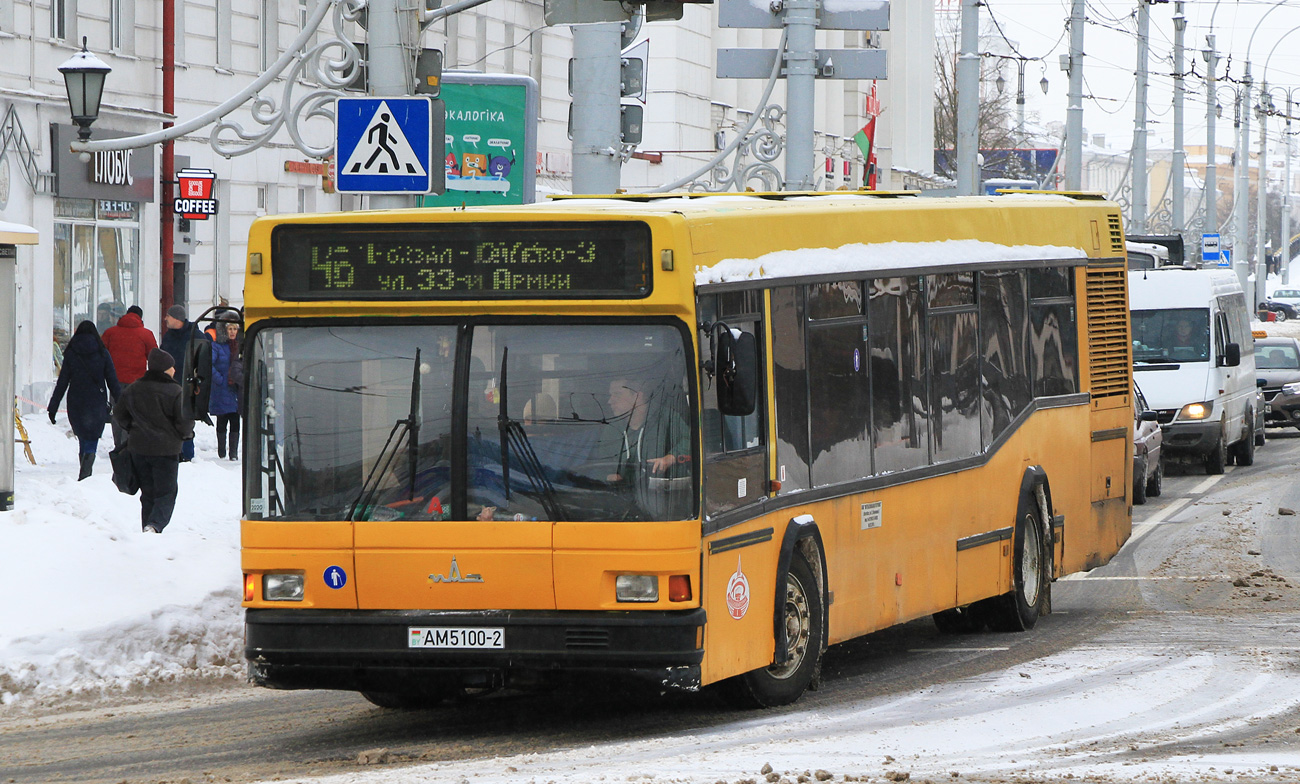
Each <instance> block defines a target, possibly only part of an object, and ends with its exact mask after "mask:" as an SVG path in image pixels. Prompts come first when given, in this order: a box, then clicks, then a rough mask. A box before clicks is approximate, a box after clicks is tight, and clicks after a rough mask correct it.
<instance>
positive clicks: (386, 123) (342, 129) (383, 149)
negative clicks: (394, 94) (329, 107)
mask: <svg viewBox="0 0 1300 784" xmlns="http://www.w3.org/2000/svg"><path fill="white" fill-rule="evenodd" d="M433 114H434V101H433V99H431V98H429V97H428V96H423V95H421V96H406V97H400V98H378V97H367V98H339V99H338V102H337V103H336V104H335V110H334V116H335V124H334V126H335V133H336V137H335V142H336V146H335V152H336V154H337V157H336V160H337V161H339V166H338V190H339V191H340V192H342V193H430V192H432V191H433V190H434V188H435V184H436V183H437V182H438V180H435V177H434V174H435V172H434V167H433V165H432V161H434V160H435V158H434V155H433V146H434V144H433V141H434V131H435V128H434V126H435V122H434V117H433ZM436 125H439V126H440V125H442V124H441V123H436ZM437 132H438V133H439V134H441V133H442V131H441V130H438V131H437ZM438 158H439V159H440V158H441V156H438ZM439 165H441V164H439ZM437 173H441V170H439V171H438V172H437Z"/></svg>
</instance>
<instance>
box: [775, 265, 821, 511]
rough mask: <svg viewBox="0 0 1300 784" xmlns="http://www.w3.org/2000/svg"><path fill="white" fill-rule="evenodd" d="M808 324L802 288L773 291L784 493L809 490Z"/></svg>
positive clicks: (779, 466) (780, 470)
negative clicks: (805, 343) (806, 337)
mask: <svg viewBox="0 0 1300 784" xmlns="http://www.w3.org/2000/svg"><path fill="white" fill-rule="evenodd" d="M806 334H807V324H806V321H805V319H804V300H803V287H802V286H780V287H777V288H774V289H772V373H773V378H774V379H775V383H774V384H773V387H774V388H773V389H772V394H773V396H774V397H775V398H776V472H777V473H776V479H777V480H779V481H780V482H781V492H782V493H789V492H793V491H796V490H807V489H808V488H809V487H810V486H811V485H810V484H809V477H808V464H809V453H808V425H809V422H808V379H807V378H806V374H807V372H808V363H807V356H806V354H805V352H806V347H805V345H804V341H805V336H806Z"/></svg>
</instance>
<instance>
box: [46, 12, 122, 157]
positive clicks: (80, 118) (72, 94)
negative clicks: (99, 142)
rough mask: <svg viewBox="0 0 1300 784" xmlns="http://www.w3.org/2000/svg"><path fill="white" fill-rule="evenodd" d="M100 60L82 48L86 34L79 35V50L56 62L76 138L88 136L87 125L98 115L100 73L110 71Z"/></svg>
mask: <svg viewBox="0 0 1300 784" xmlns="http://www.w3.org/2000/svg"><path fill="white" fill-rule="evenodd" d="M112 70H113V69H112V68H109V67H108V65H106V64H105V63H104V61H103V60H101V59H99V58H98V57H96V56H95V53H94V52H91V51H90V50H89V49H87V48H86V38H85V36H82V38H81V51H80V52H77V53H76V54H74V55H73V56H72V57H70V58H68V61H67V62H65V63H64V64H63V65H60V66H59V73H61V74H63V81H64V84H65V85H66V86H67V89H68V107H69V108H70V109H71V110H72V121H73V122H74V123H76V124H77V126H78V128H77V138H78V139H80V140H81V141H83V142H84V141H89V140H90V126H91V124H92V123H94V122H95V120H97V119H99V102H100V101H101V100H102V99H103V97H104V77H106V76H108V74H109V72H110V71H112Z"/></svg>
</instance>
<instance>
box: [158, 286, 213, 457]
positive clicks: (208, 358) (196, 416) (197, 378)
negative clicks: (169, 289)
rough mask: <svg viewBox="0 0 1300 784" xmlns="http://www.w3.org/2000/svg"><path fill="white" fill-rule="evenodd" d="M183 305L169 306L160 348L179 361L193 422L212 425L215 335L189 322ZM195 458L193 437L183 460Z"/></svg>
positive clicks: (187, 412) (188, 413)
mask: <svg viewBox="0 0 1300 784" xmlns="http://www.w3.org/2000/svg"><path fill="white" fill-rule="evenodd" d="M186 315H187V314H186V311H185V306H183V305H172V306H171V307H170V308H167V317H166V319H165V321H166V323H167V331H166V332H164V333H163V336H162V340H161V341H160V342H159V347H160V348H161V349H162V350H163V351H166V352H167V353H168V354H170V355H171V356H172V360H173V361H174V362H175V363H176V382H177V383H179V384H180V385H181V387H182V388H183V389H184V390H185V394H184V395H183V396H182V398H181V405H182V406H183V407H184V412H185V415H186V416H187V417H189V418H190V421H191V422H193V421H195V420H202V421H203V422H206V423H207V424H209V425H210V424H212V420H211V419H209V417H208V395H209V393H210V390H211V379H212V337H211V336H210V335H208V334H207V333H206V332H204V331H203V330H201V329H199V327H198V325H197V324H194V323H193V322H190V321H186V320H185V319H186ZM193 459H194V440H193V438H190V439H187V440H186V441H185V443H184V444H183V445H182V447H181V462H182V463H188V462H189V461H191V460H193Z"/></svg>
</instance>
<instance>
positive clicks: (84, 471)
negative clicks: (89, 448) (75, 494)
mask: <svg viewBox="0 0 1300 784" xmlns="http://www.w3.org/2000/svg"><path fill="white" fill-rule="evenodd" d="M78 457H79V458H80V463H81V473H80V474H78V475H77V481H78V482H80V481H81V480H83V479H85V478H86V477H88V476H90V474H91V472H92V470H93V469H94V467H95V453H94V452H91V453H90V454H85V453H82V454H80V455H78Z"/></svg>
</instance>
